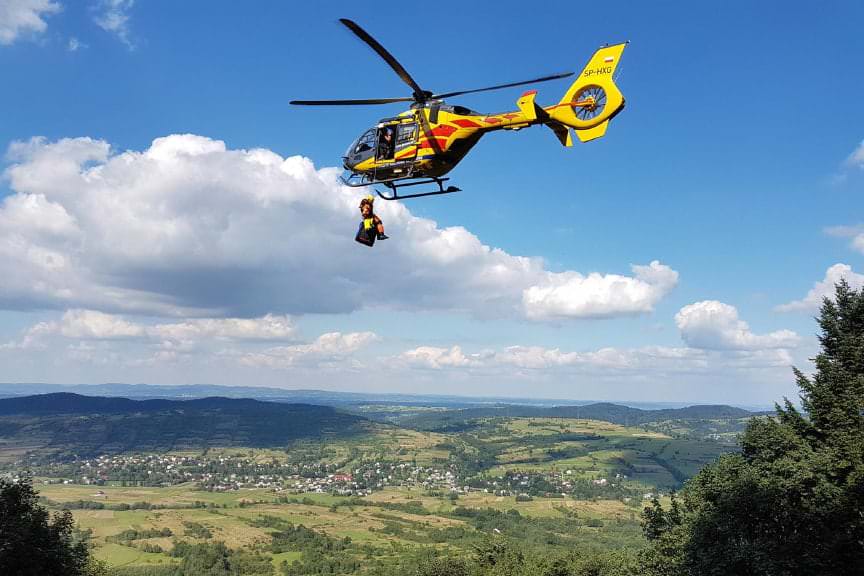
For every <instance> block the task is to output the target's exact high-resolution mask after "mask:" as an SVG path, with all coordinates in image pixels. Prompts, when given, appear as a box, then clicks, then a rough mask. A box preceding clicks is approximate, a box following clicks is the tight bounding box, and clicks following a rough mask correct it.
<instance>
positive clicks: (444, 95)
mask: <svg viewBox="0 0 864 576" xmlns="http://www.w3.org/2000/svg"><path fill="white" fill-rule="evenodd" d="M572 75H573V72H562V73H561V74H553V75H552V76H543V77H541V78H535V79H533V80H524V81H522V82H511V83H510V84H499V85H498V86H490V87H488V88H476V89H474V90H459V91H457V92H445V93H444V94H435V95H433V96H432V98H434V99H436V100H437V99H439V98H450V97H452V96H461V95H462V94H472V93H474V92H488V91H489V90H500V89H501V88H511V87H513V86H522V85H524V84H536V83H538V82H548V81H549V80H557V79H559V78H566V77H567V76H572Z"/></svg>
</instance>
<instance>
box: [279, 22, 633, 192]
mask: <svg viewBox="0 0 864 576" xmlns="http://www.w3.org/2000/svg"><path fill="white" fill-rule="evenodd" d="M339 22H341V23H342V24H344V25H345V26H346V27H347V28H348V29H349V30H350V31H351V32H353V33H354V34H355V35H357V36H358V37H359V38H360V39H361V40H362V41H363V42H365V43H366V44H368V45H369V46H370V47H371V48H372V49H373V50H374V51H375V52H376V53H377V54H378V55H379V56H380V57H381V58H382V59H383V60H384V61H385V62H386V63H387V64H388V65H389V66H390V68H392V69H393V71H394V72H395V73H396V75H397V76H399V78H400V79H401V80H402V81H403V82H404V83H405V84H407V85H408V87H409V88H411V90H412V94H411V96H405V97H397V98H372V99H362V100H292V101H291V104H293V105H301V106H345V105H374V104H391V103H395V102H410V103H411V105H410V109H409V110H406V111H405V112H402V113H401V114H398V115H396V116H393V117H390V118H383V119H381V120H379V121H378V123H377V124H376V125H375V126H373V127H371V128H369V129H368V130H366V131H365V132H364V133H363V134H362V135H361V136H360V137H359V138H357V139H356V140H355V141H354V142H353V143H352V144H351V146H350V147H349V148H348V149H347V150H346V152H345V154H344V156H343V157H342V164H343V167H344V168H345V174H343V176H341V179H342V182H343V183H344V184H345V185H347V186H351V187H362V186H370V185H376V184H381V185H383V186H385V187H386V188H388V189H389V191H390V192H389V193H387V194H384V193H382V192H380V191H378V190H377V189H376V190H375V192H376V193H377V194H378V196H380V197H381V198H383V199H384V200H403V199H407V198H419V197H421V196H434V195H439V194H450V193H452V192H459V191H460V189H459V188H456V187H455V186H448V187H447V188H444V183H445V182H446V181H448V180H449V178H444V176H445V175H446V174H447V173H448V172H450V170H452V169H453V168H454V167H455V166H456V164H458V163H459V162H460V161H461V160H462V159H463V158H464V157H465V155H466V154H468V152H469V151H470V150H471V148H473V147H474V145H475V144H477V142H479V141H480V138H482V137H483V135H484V134H486V133H488V132H493V131H496V130H520V129H522V128H527V127H528V126H532V125H535V124H542V125H544V126H547V127H548V128H549V129H551V131H552V132H553V133H554V134H555V136H556V137H557V138H558V140H559V141H560V142H561V144H562V145H563V146H572V145H573V138H572V132H575V134H576V137H577V138H578V139H579V140H580V141H581V142H588V141H589V140H594V139H596V138H600V137H602V136H603V135H604V134H605V133H606V129H607V127H608V126H609V121H610V120H611V119H612V118H613V117H615V116H616V115H617V114H618V113H619V112H621V110H622V109H623V108H624V96H623V95H622V94H621V91H620V90H618V87H617V86H616V85H615V82H614V79H613V75H614V73H615V70H616V68H617V67H618V63H619V61H620V59H621V54H622V53H623V52H624V48H625V47H626V46H627V43H626V42H625V43H622V44H613V45H606V46H602V47H601V48H599V49H598V50H597V51H596V52H594V54H593V55H592V56H591V58H590V59H589V61H588V64H587V65H586V66H585V68H584V69H583V70H582V71H581V72H580V74H579V75H578V77H577V78H576V80H575V81H574V82H573V83H572V84H571V85H570V88H569V89H568V90H567V92H565V94H564V97H563V98H562V99H561V100H560V101H559V102H558V103H557V104H553V105H551V106H545V107H541V106H540V105H539V104H537V103H536V102H535V97H536V96H537V91H536V90H529V91H527V92H525V93H523V94H522V95H521V96H520V97H519V99H518V100H517V101H516V106H517V108H518V109H517V110H515V111H512V112H503V113H500V114H481V113H479V112H475V111H473V110H470V109H468V108H466V107H464V106H458V105H450V104H447V103H446V102H445V101H444V99H445V98H450V97H453V96H461V95H464V94H472V93H475V92H487V91H490V90H500V89H503V88H511V87H514V86H522V85H526V84H536V83H539V82H548V81H550V80H557V79H560V78H566V77H568V76H572V75H573V72H564V73H560V74H553V75H549V76H543V77H540V78H534V79H532V80H525V81H521V82H511V83H507V84H499V85H497V86H488V87H485V88H475V89H471V90H457V91H451V92H444V93H433V92H430V91H428V90H424V89H423V88H421V87H420V85H419V84H417V82H416V81H415V80H414V78H412V77H411V75H410V74H408V72H407V71H406V70H405V68H404V67H403V66H402V65H401V64H400V63H399V62H398V61H397V60H396V58H394V57H393V55H392V54H390V52H388V51H387V50H386V49H385V48H384V47H383V46H382V45H381V44H380V43H379V42H378V41H377V40H375V38H373V37H372V36H371V35H370V34H369V33H368V32H366V30H364V29H363V28H361V27H360V26H359V25H358V24H357V23H355V22H353V21H351V20H348V19H347V18H340V20H339ZM571 129H572V132H571ZM425 184H435V185H437V189H433V190H431V191H426V192H418V193H411V194H408V193H403V194H400V193H399V190H400V189H401V188H407V187H410V186H418V185H425Z"/></svg>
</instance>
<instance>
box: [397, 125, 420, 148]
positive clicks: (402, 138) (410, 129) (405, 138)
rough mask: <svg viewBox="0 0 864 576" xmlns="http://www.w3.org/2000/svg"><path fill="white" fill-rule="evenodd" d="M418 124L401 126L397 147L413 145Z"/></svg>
mask: <svg viewBox="0 0 864 576" xmlns="http://www.w3.org/2000/svg"><path fill="white" fill-rule="evenodd" d="M416 135H417V124H401V125H400V126H399V134H398V135H397V137H396V145H397V146H401V145H402V144H411V143H413V142H414V140H415V139H416Z"/></svg>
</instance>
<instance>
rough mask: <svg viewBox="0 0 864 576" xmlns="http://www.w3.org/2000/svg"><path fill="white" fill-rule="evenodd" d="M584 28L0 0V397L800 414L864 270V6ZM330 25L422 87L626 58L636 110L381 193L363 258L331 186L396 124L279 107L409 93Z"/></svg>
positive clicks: (352, 13) (553, 87)
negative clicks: (781, 402)
mask: <svg viewBox="0 0 864 576" xmlns="http://www.w3.org/2000/svg"><path fill="white" fill-rule="evenodd" d="M309 4H311V3H309ZM593 12H594V13H590V14H582V13H581V11H580V10H578V9H575V8H574V6H573V4H572V3H564V2H548V3H538V4H537V5H536V6H532V14H530V15H526V14H525V7H524V5H523V4H519V3H507V2H488V3H481V2H478V3H472V4H470V6H466V7H463V8H459V9H453V8H450V7H443V6H442V7H430V6H429V5H428V4H404V3H399V4H396V3H392V4H388V3H375V4H374V7H370V5H368V4H363V5H362V6H361V5H358V4H356V3H341V2H329V3H326V5H322V6H320V7H319V6H312V5H309V6H307V5H305V4H303V5H300V4H298V5H294V4H293V3H292V4H289V3H284V2H258V3H254V4H251V5H248V6H247V5H243V6H240V5H238V4H236V3H228V2H207V3H204V2H183V3H172V2H155V1H153V2H146V1H138V2H133V1H129V0H112V1H93V2H75V3H72V2H64V1H63V0H54V1H50V0H0V70H2V73H3V75H4V83H3V84H4V86H5V87H6V89H4V90H0V109H2V110H4V111H5V114H4V115H3V121H2V122H0V147H2V148H4V149H6V150H7V153H6V156H5V159H4V161H3V166H2V169H3V170H4V177H3V179H2V180H0V192H2V194H3V198H4V204H3V205H2V206H0V222H2V224H3V230H4V231H3V232H0V272H2V274H3V277H5V278H6V279H7V280H6V281H4V282H0V346H2V347H0V358H2V357H3V356H5V357H6V358H5V359H3V360H2V362H0V366H2V367H0V380H4V381H25V382H26V381H52V382H53V381H56V382H82V381H83V382H102V381H123V382H143V381H146V382H153V383H165V384H174V383H195V382H210V383H225V384H229V383H230V384H244V383H248V384H266V385H276V386H290V387H322V388H331V389H346V390H373V391H405V392H418V393H439V392H440V393H462V394H496V395H504V396H506V395H511V396H526V395H537V396H545V397H555V398H574V399H604V400H652V399H654V400H683V401H693V402H697V401H706V402H708V401H711V402H713V401H722V402H729V403H737V404H766V403H768V404H770V403H771V402H773V401H774V400H777V399H779V398H780V397H781V396H783V395H790V396H794V395H795V387H794V381H793V378H792V376H791V371H790V369H789V366H790V365H791V364H795V365H798V366H801V367H802V368H805V369H807V368H808V366H809V365H808V360H807V359H808V358H809V357H811V356H812V355H813V354H814V353H815V351H816V341H815V337H814V334H815V332H816V325H815V323H814V321H813V315H814V314H815V313H816V311H817V310H816V307H815V305H816V303H817V302H818V301H819V296H820V295H821V294H824V293H826V289H827V288H828V287H829V286H830V284H831V282H832V281H834V280H836V279H838V278H839V277H841V276H843V277H846V278H848V279H849V280H850V281H851V282H853V284H858V285H860V283H861V281H862V280H864V277H862V276H861V274H862V273H864V270H862V269H864V265H862V256H864V227H862V221H864V219H862V217H861V216H860V214H862V208H864V202H862V184H864V171H862V168H864V148H862V139H864V128H862V127H864V121H862V120H864V117H862V116H864V113H862V111H861V110H860V107H857V106H856V102H858V101H859V100H860V99H861V97H862V91H864V80H862V76H861V75H860V74H859V73H857V70H858V69H859V68H860V65H861V64H860V60H861V55H862V54H864V39H862V36H861V34H860V23H861V22H862V16H864V7H862V5H861V4H860V3H859V2H833V3H830V4H826V5H824V6H820V9H819V10H815V9H814V8H813V6H812V4H810V3H804V2H760V3H751V2H725V3H722V4H721V3H685V2H655V3H650V4H649V3H635V2H634V3H625V4H622V5H616V6H609V7H604V8H603V9H602V10H600V9H597V10H594V11H593ZM532 15H533V16H532ZM340 17H348V18H352V19H354V20H356V21H357V22H359V23H360V24H361V25H362V26H364V27H365V28H366V29H367V30H368V31H370V32H371V33H372V34H373V35H374V36H375V37H376V38H377V39H378V40H379V41H381V42H382V43H383V44H384V45H385V46H386V47H387V48H388V49H389V50H390V51H391V52H392V53H393V54H394V55H395V56H396V57H397V58H398V59H399V60H400V61H401V62H402V63H403V64H404V65H405V67H406V68H407V69H408V70H409V71H410V72H411V73H412V75H413V76H414V77H415V78H416V79H417V81H418V82H419V83H420V84H421V85H422V86H424V87H428V89H430V90H433V91H439V92H441V91H446V90H457V89H462V88H472V87H477V86H483V85H489V84H497V83H501V82H508V81H513V80H519V79H523V78H531V77H535V76H537V75H540V74H546V73H553V72H558V71H562V70H577V71H578V70H579V69H581V67H582V65H583V64H584V62H585V61H586V60H587V58H588V57H589V56H590V54H591V53H592V51H593V50H594V49H595V48H596V47H597V46H599V45H601V44H603V43H607V42H618V41H622V40H629V41H630V42H631V44H630V46H629V47H628V48H627V50H626V51H625V53H624V58H623V61H622V65H621V68H620V75H619V77H618V85H619V87H620V88H621V90H622V91H623V92H624V95H625V97H626V98H627V107H626V109H625V110H624V112H622V114H621V115H620V116H619V117H618V118H616V119H615V120H614V121H613V123H612V126H611V127H610V129H609V132H608V134H607V136H606V137H605V138H603V139H601V140H599V141H595V142H591V143H588V144H582V145H580V144H577V145H576V146H574V147H573V148H571V149H565V148H563V147H561V146H560V145H559V144H558V142H557V140H556V139H555V138H554V137H553V136H552V134H551V133H550V132H549V131H548V130H546V129H544V128H542V127H535V128H531V129H528V130H524V131H521V132H518V133H509V132H507V133H494V134H491V135H489V136H488V137H486V138H484V140H483V141H482V142H481V143H480V144H479V145H478V146H477V147H476V148H475V149H474V150H473V151H472V153H471V154H470V155H469V156H468V157H467V158H466V159H465V160H464V161H463V162H462V163H461V164H460V165H459V166H458V167H457V168H456V169H455V170H454V171H453V172H452V174H451V176H452V179H453V182H454V183H456V184H457V185H459V186H460V187H461V188H462V189H463V190H464V191H465V192H463V193H460V194H457V195H452V196H449V197H445V198H432V199H428V200H421V201H413V202H410V203H406V204H405V205H404V206H386V207H382V206H379V207H378V209H379V212H380V213H381V215H382V217H384V219H385V223H389V224H390V226H388V233H389V234H390V236H391V240H388V241H387V243H385V244H379V245H378V246H376V247H375V249H373V250H372V251H368V250H367V251H363V250H361V248H362V247H360V246H355V245H353V242H352V241H351V238H352V231H353V229H354V226H355V225H356V215H355V214H354V212H353V211H352V210H354V208H353V206H354V205H355V204H356V200H357V197H359V195H360V192H358V191H351V190H346V189H344V188H341V187H339V186H338V185H337V184H336V182H335V179H334V174H333V170H328V169H327V168H328V167H334V166H338V164H339V161H340V155H341V153H342V152H343V150H344V149H345V147H346V146H347V145H348V144H349V143H350V142H351V141H352V140H353V139H354V138H355V137H356V136H357V135H359V134H360V133H361V132H362V131H363V130H364V129H366V128H367V127H368V126H370V125H371V124H373V123H374V122H375V121H376V120H377V119H378V118H381V117H384V116H390V115H393V114H395V113H397V112H399V111H400V110H401V109H400V108H399V107H398V105H395V106H381V107H368V108H359V107H358V108H332V109H314V108H309V109H301V108H292V107H290V106H288V104H287V102H288V101H289V100H291V99H297V98H301V99H302V98H307V99H312V98H365V97H389V96H402V95H407V87H405V86H404V85H402V84H401V82H400V81H399V80H398V78H396V76H395V75H394V74H392V72H391V71H390V70H389V69H388V68H387V67H386V66H385V65H384V64H383V62H381V61H380V60H379V59H378V58H377V57H376V56H375V55H374V54H373V53H372V52H371V50H369V49H368V48H367V47H366V46H364V45H363V44H361V43H360V42H359V41H358V40H357V39H356V38H354V37H353V36H352V35H351V34H350V33H349V32H348V31H347V30H345V29H343V28H342V27H341V26H340V25H339V24H338V22H337V19H338V18H340ZM567 86H568V82H567V81H566V80H560V81H556V82H549V83H546V84H541V85H538V86H536V89H537V90H538V102H541V103H543V104H547V103H553V102H556V101H557V100H558V99H560V97H561V95H562V94H563V92H564V91H565V90H566V88H567ZM520 93H521V89H518V88H517V89H512V90H502V91H498V92H491V93H486V94H478V95H472V96H465V97H463V98H461V99H458V100H455V101H458V103H460V104H463V105H466V106H469V107H471V108H473V109H476V110H480V111H484V112H497V111H503V110H510V109H514V108H515V100H516V98H518V96H519V94H520ZM184 135H185V136H184ZM295 157H303V158H306V159H307V160H301V159H300V158H295ZM526 259H527V260H526ZM652 262H656V263H655V264H654V265H652ZM634 265H635V266H637V267H642V268H633V266H634ZM652 266H653V267H652ZM639 270H643V272H639ZM502 271H503V272H502ZM646 271H647V272H646ZM496 274H498V276H496ZM592 274H593V276H592ZM4 284H5V286H4ZM532 290H533V292H532ZM531 294H534V295H536V294H541V295H545V299H544V300H542V302H540V303H539V304H538V303H537V302H536V301H531V299H530V297H529V296H530V295H531ZM531 302H534V303H533V304H532V303H531ZM742 323H746V325H744V324H742Z"/></svg>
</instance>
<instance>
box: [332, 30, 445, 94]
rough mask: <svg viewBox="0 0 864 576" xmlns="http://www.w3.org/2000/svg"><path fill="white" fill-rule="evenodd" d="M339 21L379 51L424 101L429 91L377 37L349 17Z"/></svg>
mask: <svg viewBox="0 0 864 576" xmlns="http://www.w3.org/2000/svg"><path fill="white" fill-rule="evenodd" d="M339 21H340V22H341V23H342V24H344V25H345V26H347V27H348V29H349V30H351V31H352V32H354V34H356V35H357V36H358V37H359V38H360V39H361V40H363V41H364V42H366V44H368V45H369V46H370V47H371V48H372V49H373V50H375V52H377V53H378V55H379V56H381V58H383V59H384V61H385V62H387V64H389V65H390V68H392V69H393V71H394V72H396V74H397V75H398V76H399V78H401V79H402V81H403V82H405V83H406V84H408V86H410V87H411V90H413V91H414V99H415V100H417V101H419V102H422V101H424V100H426V99H427V97H428V95H429V93H428V92H425V91H424V90H423V89H422V88H420V85H419V84H417V82H415V81H414V79H413V78H412V77H411V75H410V74H408V71H407V70H405V68H403V67H402V64H400V63H399V61H398V60H396V58H394V57H393V55H392V54H390V52H388V51H387V49H386V48H384V46H382V45H381V44H379V43H378V41H377V40H375V38H373V37H372V36H371V35H370V34H369V33H368V32H366V31H365V30H363V28H361V27H360V26H359V25H358V24H357V23H356V22H353V21H351V20H348V19H347V18H340V19H339Z"/></svg>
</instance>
